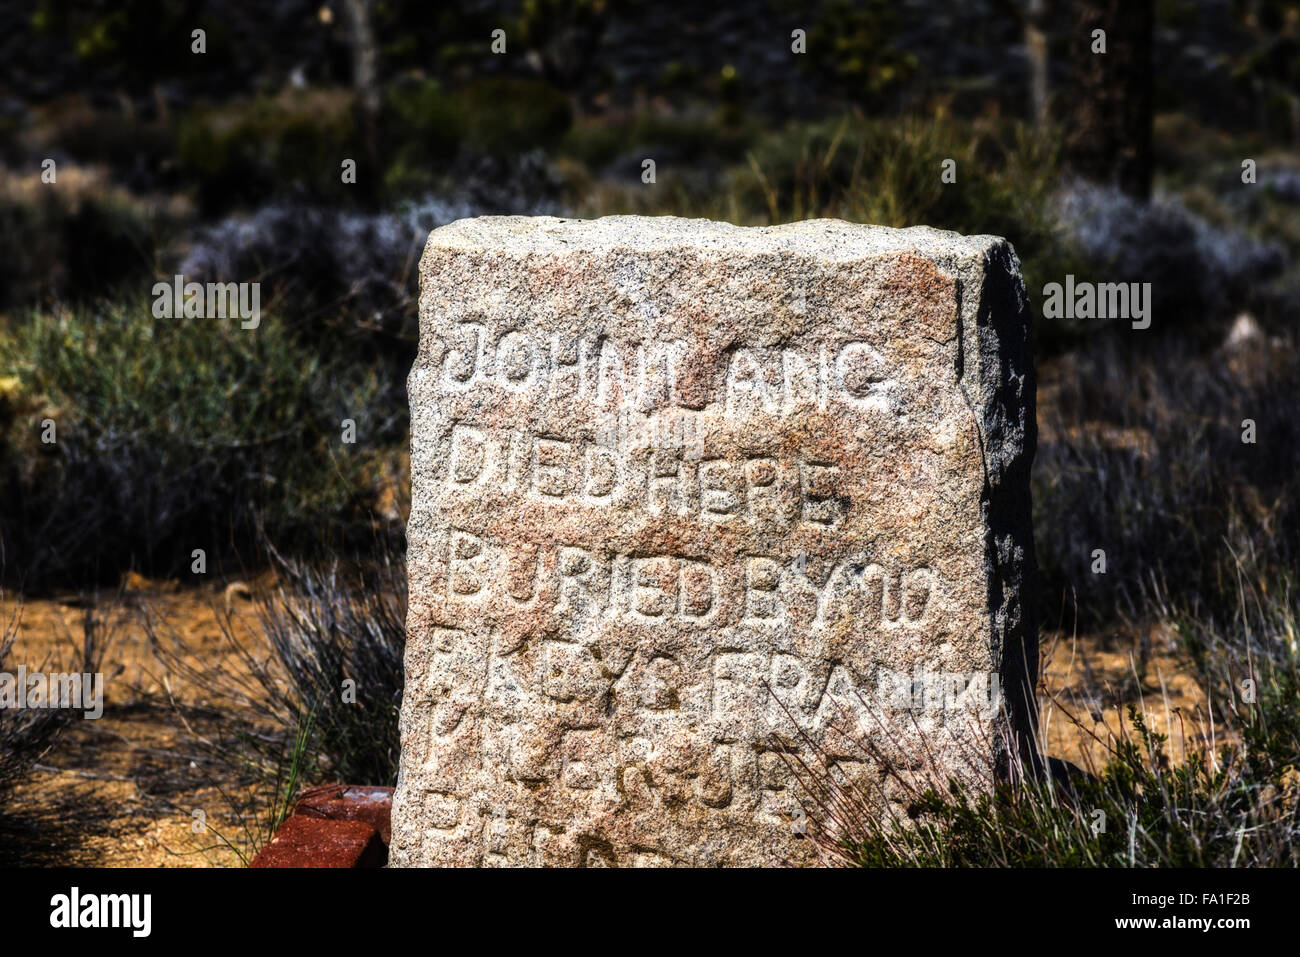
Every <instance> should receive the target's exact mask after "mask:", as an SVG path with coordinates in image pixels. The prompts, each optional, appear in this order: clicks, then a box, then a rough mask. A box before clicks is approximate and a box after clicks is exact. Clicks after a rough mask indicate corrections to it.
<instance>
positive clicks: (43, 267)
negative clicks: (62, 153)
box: [0, 164, 169, 308]
mask: <svg viewBox="0 0 1300 957" xmlns="http://www.w3.org/2000/svg"><path fill="white" fill-rule="evenodd" d="M57 175H58V179H57V182H56V183H55V184H47V183H42V182H41V175H40V172H39V171H37V172H33V173H30V174H27V175H25V176H11V175H10V174H9V173H8V172H7V171H6V172H5V173H4V175H3V176H0V308H6V307H9V308H12V307H17V306H25V305H31V304H34V303H36V302H39V301H44V300H48V299H55V298H62V299H68V300H72V301H75V302H86V301H89V300H92V299H94V298H96V297H99V296H103V295H105V294H107V293H109V292H111V291H113V290H115V289H116V288H118V287H119V286H121V285H123V284H125V283H127V282H129V281H132V280H139V279H142V278H143V277H145V276H147V275H148V273H149V271H150V270H152V268H153V265H154V261H155V242H156V240H155V236H156V234H157V233H158V232H160V231H164V230H165V229H166V228H167V224H168V221H169V217H168V216H166V215H165V214H160V213H158V212H157V211H156V210H154V209H152V208H150V207H149V206H148V205H146V204H145V203H144V202H142V201H141V200H138V199H136V198H134V197H132V196H131V195H130V194H129V193H127V192H125V191H124V190H122V189H121V188H117V187H110V186H108V185H107V184H106V183H105V181H104V178H103V176H102V173H101V171H98V170H93V169H85V168H80V167H76V166H72V165H69V164H60V165H59V166H58V167H57Z"/></svg>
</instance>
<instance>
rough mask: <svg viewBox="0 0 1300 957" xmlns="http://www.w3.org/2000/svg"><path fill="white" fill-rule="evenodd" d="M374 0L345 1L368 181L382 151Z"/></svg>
mask: <svg viewBox="0 0 1300 957" xmlns="http://www.w3.org/2000/svg"><path fill="white" fill-rule="evenodd" d="M372 3H373V0H344V2H343V7H344V10H345V11H346V13H347V25H348V31H349V33H348V41H349V43H350V44H351V46H352V86H353V89H355V90H356V94H357V102H358V104H359V105H360V107H361V116H362V127H363V128H362V134H363V136H364V138H365V150H366V159H367V160H368V161H369V164H370V176H369V177H368V178H367V182H373V181H374V177H375V175H376V173H377V170H376V167H375V162H376V159H377V157H378V155H379V142H378V139H379V109H380V106H381V103H382V96H381V94H380V90H379V49H378V47H377V46H376V44H375V30H374V24H373V21H372V17H371V13H372V10H371V7H372Z"/></svg>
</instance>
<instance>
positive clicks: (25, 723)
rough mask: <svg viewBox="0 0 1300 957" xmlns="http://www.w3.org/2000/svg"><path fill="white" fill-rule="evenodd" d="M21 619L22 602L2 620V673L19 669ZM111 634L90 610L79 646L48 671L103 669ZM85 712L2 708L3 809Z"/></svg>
mask: <svg viewBox="0 0 1300 957" xmlns="http://www.w3.org/2000/svg"><path fill="white" fill-rule="evenodd" d="M2 557H3V556H0V558H2ZM0 563H2V562H0ZM21 619H22V608H21V605H20V606H19V608H18V609H17V610H16V611H15V612H14V613H13V615H12V617H11V618H10V619H9V620H8V621H5V622H3V623H0V629H2V630H0V672H3V673H6V674H10V675H12V674H14V673H15V670H16V665H15V664H13V663H12V653H13V645H14V639H15V638H16V637H17V634H18V625H19V622H20V621H21ZM110 637H111V636H110V635H109V633H108V631H107V630H106V629H105V627H104V622H103V621H102V620H101V619H100V618H98V617H96V616H95V615H94V614H92V613H90V612H87V614H86V616H85V618H84V619H83V622H82V635H81V643H80V645H73V648H72V653H71V655H70V656H69V657H68V658H67V659H66V660H61V661H59V662H58V663H57V665H56V666H54V667H50V668H48V670H50V671H57V672H63V673H66V674H95V673H96V672H98V671H99V670H100V667H101V663H102V661H103V656H104V650H105V648H106V646H107V642H108V641H109V640H110ZM47 665H48V662H46V663H42V664H40V665H39V666H33V665H32V664H31V663H28V668H29V670H30V671H36V670H47ZM82 713H83V712H81V711H78V710H75V709H67V708H10V707H4V708H0V810H2V809H3V803H4V797H5V793H6V791H8V790H9V789H11V788H12V787H13V786H14V785H15V784H16V783H17V782H18V781H19V780H20V779H21V778H22V777H23V775H25V774H26V773H27V772H28V770H29V769H30V768H31V766H32V765H33V764H34V763H36V762H37V761H39V760H40V759H41V756H42V755H44V754H45V753H46V752H48V751H49V750H50V749H51V748H52V747H54V745H55V744H56V742H57V739H58V737H59V735H60V734H61V733H62V731H63V730H64V729H65V728H66V727H67V726H68V723H69V721H71V720H73V719H75V718H80V717H81V715H82Z"/></svg>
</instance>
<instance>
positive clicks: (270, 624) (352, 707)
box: [261, 551, 406, 784]
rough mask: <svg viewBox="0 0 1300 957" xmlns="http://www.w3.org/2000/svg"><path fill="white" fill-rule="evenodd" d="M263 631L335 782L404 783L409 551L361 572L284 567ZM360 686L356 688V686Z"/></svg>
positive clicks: (292, 708) (292, 703) (288, 709)
mask: <svg viewBox="0 0 1300 957" xmlns="http://www.w3.org/2000/svg"><path fill="white" fill-rule="evenodd" d="M281 568H282V571H283V573H284V583H283V584H282V585H281V586H280V587H279V588H278V589H277V591H276V593H275V595H274V597H273V598H272V600H270V601H269V602H267V603H266V604H265V605H264V606H263V608H262V615H261V617H262V621H263V627H264V629H265V631H266V634H267V637H268V639H269V641H270V643H271V646H272V648H274V649H275V653H276V656H277V657H278V659H279V661H280V664H281V665H282V666H283V668H284V672H285V673H286V674H287V676H288V677H289V686H290V688H291V689H292V690H291V692H290V694H289V696H288V699H287V700H286V702H285V706H284V712H285V713H297V714H310V715H312V716H313V729H312V736H311V739H310V740H311V744H312V749H311V750H312V753H313V754H315V755H316V756H317V757H318V759H319V760H320V762H321V766H322V767H323V768H324V769H325V770H326V771H327V772H328V773H329V774H330V775H331V776H333V777H334V778H336V779H337V780H341V781H347V782H353V781H355V782H359V783H363V784H394V783H396V780H397V762H398V756H399V754H400V747H399V743H398V725H397V718H398V712H399V709H400V706H401V699H402V682H403V670H402V655H403V652H404V651H405V648H406V565H405V562H404V561H402V560H401V553H400V552H398V553H397V554H396V556H395V555H394V554H393V552H392V551H383V552H382V553H381V557H380V558H379V560H378V561H376V562H374V563H367V564H365V565H361V566H359V567H356V568H354V569H350V570H348V569H343V568H341V567H340V566H339V564H338V563H337V562H335V563H332V564H330V565H326V566H321V565H316V566H313V565H309V564H306V563H301V562H284V563H282V564H281ZM348 682H350V684H348Z"/></svg>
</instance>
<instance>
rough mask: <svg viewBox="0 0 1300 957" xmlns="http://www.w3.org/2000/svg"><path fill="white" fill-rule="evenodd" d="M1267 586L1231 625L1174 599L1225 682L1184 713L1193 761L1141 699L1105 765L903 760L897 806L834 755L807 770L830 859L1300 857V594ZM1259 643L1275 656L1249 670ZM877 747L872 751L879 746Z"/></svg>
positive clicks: (1182, 625)
mask: <svg viewBox="0 0 1300 957" xmlns="http://www.w3.org/2000/svg"><path fill="white" fill-rule="evenodd" d="M1284 584H1285V582H1279V581H1274V582H1272V585H1273V586H1278V585H1284ZM1262 586H1263V580H1258V581H1256V582H1254V583H1252V584H1247V585H1244V586H1243V588H1242V590H1241V592H1240V593H1239V595H1238V598H1239V599H1240V602H1239V604H1240V608H1241V610H1242V613H1241V614H1238V615H1235V616H1232V617H1230V618H1229V619H1226V620H1224V621H1223V622H1216V621H1215V620H1214V619H1213V618H1207V617H1205V616H1203V615H1202V614H1199V613H1195V612H1193V611H1192V610H1191V609H1190V607H1189V606H1166V607H1165V609H1164V610H1165V612H1167V613H1168V614H1169V615H1170V618H1171V621H1172V623H1173V624H1174V626H1175V630H1176V632H1177V633H1179V634H1181V635H1183V636H1184V638H1185V639H1187V640H1189V641H1192V642H1196V643H1199V644H1200V645H1201V648H1202V652H1203V653H1202V655H1201V660H1202V664H1203V666H1204V667H1205V670H1204V671H1203V674H1204V675H1205V676H1206V677H1211V676H1217V678H1218V679H1219V680H1217V681H1213V680H1212V681H1210V682H1209V683H1208V684H1207V687H1208V688H1210V689H1212V693H1211V699H1210V703H1209V708H1210V712H1205V713H1199V714H1194V715H1193V714H1188V715H1184V716H1183V720H1181V721H1180V726H1181V727H1182V732H1181V736H1182V740H1181V741H1180V742H1179V744H1180V745H1181V751H1182V753H1184V754H1186V755H1187V757H1186V760H1184V761H1182V762H1178V761H1175V760H1174V759H1173V757H1172V756H1171V754H1170V749H1169V744H1170V740H1169V736H1168V735H1164V734H1158V733H1156V732H1154V731H1152V730H1151V729H1150V728H1149V727H1148V726H1147V722H1146V720H1145V718H1144V716H1143V713H1142V712H1141V711H1139V710H1138V709H1137V708H1136V707H1133V706H1130V707H1129V709H1128V727H1129V729H1130V730H1129V731H1128V732H1127V734H1126V735H1124V736H1121V737H1119V738H1117V739H1111V740H1109V741H1108V742H1106V744H1107V751H1108V753H1107V757H1106V759H1105V761H1104V762H1102V763H1101V764H1100V766H1096V767H1091V768H1089V769H1087V770H1083V769H1079V768H1072V767H1070V766H1068V765H1065V764H1064V763H1063V762H1062V763H1056V764H1054V765H1049V767H1050V768H1051V770H1050V771H1049V773H1046V774H1040V773H1037V772H1035V771H1032V770H1031V769H1029V768H1026V767H1024V766H1020V767H1019V768H1018V769H1017V770H1018V773H1017V774H1014V775H1012V776H1011V778H1010V779H1004V778H999V779H995V778H993V777H991V776H985V777H984V778H983V779H980V780H978V781H976V782H974V783H975V786H974V787H971V786H965V787H963V786H960V785H957V784H955V783H954V782H951V781H945V780H942V779H940V778H939V777H938V776H936V775H935V774H933V773H923V774H921V775H920V776H919V777H914V776H912V775H909V774H908V773H906V772H900V771H898V770H895V769H892V768H890V769H889V770H887V771H886V781H887V782H888V784H887V785H884V786H882V794H883V791H884V789H885V788H887V787H888V786H890V785H892V786H894V787H895V790H894V794H896V795H897V796H896V797H895V800H894V802H893V803H889V802H885V801H883V800H881V795H878V794H876V793H875V792H874V790H872V789H870V788H868V789H857V788H853V787H848V786H845V785H843V784H842V783H839V782H840V781H841V779H840V778H839V777H837V775H836V773H835V762H834V759H832V758H829V757H828V756H826V755H824V754H819V755H817V756H815V757H814V759H813V760H812V761H809V762H804V763H803V764H802V765H796V766H795V767H794V771H795V773H796V775H797V777H798V778H799V780H800V782H801V784H802V787H803V789H804V795H805V798H804V799H805V804H806V810H807V813H808V817H809V825H810V826H809V835H810V837H812V839H813V840H814V841H816V842H817V845H818V846H819V847H820V849H821V850H822V851H823V853H824V854H825V856H826V857H827V858H828V859H829V860H831V861H835V862H840V863H849V864H854V865H859V866H869V867H1251V866H1254V867H1260V866H1265V867H1295V866H1296V865H1297V864H1298V863H1300V853H1298V852H1297V848H1298V847H1300V787H1298V786H1297V779H1296V771H1297V767H1298V765H1300V718H1297V715H1296V711H1295V701H1296V697H1297V695H1298V694H1300V670H1298V667H1297V665H1298V662H1300V659H1298V658H1297V654H1296V648H1295V634H1296V629H1297V627H1298V626H1300V605H1297V603H1296V601H1295V596H1294V594H1292V593H1291V592H1289V591H1288V590H1287V589H1286V588H1278V587H1272V588H1268V589H1265V588H1263V587H1262ZM1251 650H1253V651H1255V652H1260V651H1262V652H1263V654H1262V655H1260V656H1259V657H1256V658H1255V659H1253V661H1252V662H1251V663H1250V664H1249V665H1247V662H1246V660H1245V658H1244V655H1245V654H1246V653H1248V652H1249V651H1251ZM1224 652H1229V653H1227V654H1225V653H1224ZM1247 675H1248V676H1251V677H1252V678H1253V679H1254V681H1255V682H1256V685H1255V689H1254V692H1255V694H1254V695H1252V700H1250V701H1247V700H1245V698H1244V697H1243V695H1242V693H1241V692H1242V689H1241V679H1242V678H1243V676H1247ZM1155 707H1156V708H1159V707H1160V706H1159V704H1156V705H1155ZM1060 710H1061V713H1063V714H1067V716H1068V712H1067V711H1066V710H1065V709H1064V708H1061V709H1060ZM1211 712H1212V713H1211ZM1211 720H1213V728H1214V733H1213V734H1211V731H1210V721H1211ZM1075 723H1076V724H1077V725H1078V728H1079V733H1080V734H1084V735H1087V734H1090V730H1089V728H1088V727H1086V726H1085V725H1084V724H1083V723H1081V721H1079V720H1078V719H1075ZM863 749H864V754H866V755H867V756H871V755H872V753H873V751H872V745H871V744H870V742H864V743H863ZM882 808H888V810H887V811H884V812H883V813H881V811H880V809H882Z"/></svg>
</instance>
